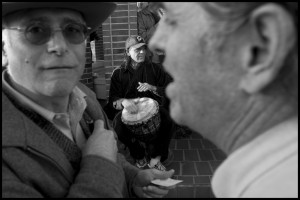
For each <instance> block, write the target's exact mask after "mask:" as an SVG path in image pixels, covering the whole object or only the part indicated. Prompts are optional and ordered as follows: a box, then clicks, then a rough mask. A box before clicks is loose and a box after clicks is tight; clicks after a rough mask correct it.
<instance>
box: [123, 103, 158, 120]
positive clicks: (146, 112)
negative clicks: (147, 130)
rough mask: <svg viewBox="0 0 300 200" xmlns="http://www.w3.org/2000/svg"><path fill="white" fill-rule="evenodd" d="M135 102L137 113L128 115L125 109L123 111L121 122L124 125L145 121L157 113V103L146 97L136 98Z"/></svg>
mask: <svg viewBox="0 0 300 200" xmlns="http://www.w3.org/2000/svg"><path fill="white" fill-rule="evenodd" d="M136 101H137V107H138V112H137V113H130V112H129V111H128V110H126V109H125V108H124V109H123V111H122V121H123V122H124V123H128V124H132V123H140V122H143V121H147V120H148V119H150V118H151V117H152V116H154V115H155V114H156V113H157V112H158V108H159V107H158V102H157V101H155V100H153V99H151V98H148V97H143V98H138V99H136Z"/></svg>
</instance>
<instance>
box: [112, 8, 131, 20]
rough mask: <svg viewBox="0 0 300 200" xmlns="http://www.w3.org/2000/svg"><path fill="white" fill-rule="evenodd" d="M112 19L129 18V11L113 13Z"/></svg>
mask: <svg viewBox="0 0 300 200" xmlns="http://www.w3.org/2000/svg"><path fill="white" fill-rule="evenodd" d="M111 17H112V18H113V17H128V11H127V10H126V11H118V10H116V11H115V12H113V13H112V15H111Z"/></svg>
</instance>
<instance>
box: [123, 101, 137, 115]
mask: <svg viewBox="0 0 300 200" xmlns="http://www.w3.org/2000/svg"><path fill="white" fill-rule="evenodd" d="M122 105H123V107H124V108H125V109H126V110H128V112H130V113H137V112H138V106H137V105H136V102H135V100H129V99H124V100H123V101H122Z"/></svg>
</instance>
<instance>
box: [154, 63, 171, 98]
mask: <svg viewBox="0 0 300 200" xmlns="http://www.w3.org/2000/svg"><path fill="white" fill-rule="evenodd" d="M152 67H153V70H154V71H155V76H156V83H157V85H156V87H157V90H156V92H157V93H158V95H160V96H162V97H165V95H166V94H165V92H166V87H167V85H168V84H169V83H170V82H171V81H172V78H171V76H170V75H169V74H168V73H167V72H165V70H164V69H163V66H162V65H161V64H156V63H152Z"/></svg>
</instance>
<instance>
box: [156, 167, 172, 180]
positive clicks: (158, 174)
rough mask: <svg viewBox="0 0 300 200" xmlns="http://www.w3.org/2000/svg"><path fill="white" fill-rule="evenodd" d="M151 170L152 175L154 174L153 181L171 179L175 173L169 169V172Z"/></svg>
mask: <svg viewBox="0 0 300 200" xmlns="http://www.w3.org/2000/svg"><path fill="white" fill-rule="evenodd" d="M152 170H153V174H154V178H155V179H167V178H171V177H172V176H173V174H174V172H175V170H174V169H171V170H169V171H160V170H157V169H152Z"/></svg>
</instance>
